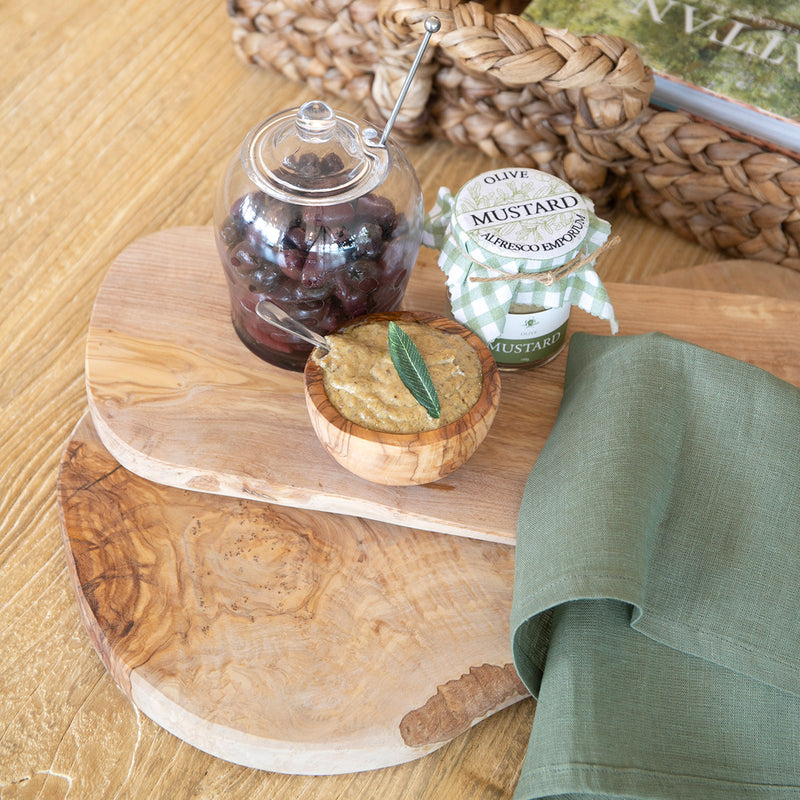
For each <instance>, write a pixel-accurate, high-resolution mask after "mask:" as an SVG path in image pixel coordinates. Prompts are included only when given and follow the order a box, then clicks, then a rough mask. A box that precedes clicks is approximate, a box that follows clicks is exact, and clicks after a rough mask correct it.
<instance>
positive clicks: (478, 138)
mask: <svg viewBox="0 0 800 800" xmlns="http://www.w3.org/2000/svg"><path fill="white" fill-rule="evenodd" d="M228 1H229V4H228V11H229V14H230V16H231V18H232V19H233V25H234V30H233V41H234V46H235V48H236V52H237V53H238V55H239V56H240V57H241V58H242V59H243V60H245V61H247V62H249V63H253V64H256V65H258V66H260V67H265V68H270V69H273V70H276V71H278V72H280V73H282V74H283V75H285V76H286V77H288V78H290V79H292V80H295V81H299V82H303V83H305V84H306V85H309V86H311V87H312V88H313V89H314V90H315V91H317V92H319V93H321V94H322V95H323V96H324V95H333V96H337V97H342V98H346V99H348V100H351V101H354V102H356V103H358V104H360V105H361V106H362V108H364V109H365V112H364V113H365V115H366V116H368V117H369V118H370V119H371V120H372V121H373V122H374V123H375V124H379V123H380V122H382V121H384V120H386V119H387V118H388V116H389V114H390V113H391V110H392V107H393V105H394V101H395V98H396V97H397V95H398V93H399V91H400V86H401V85H402V82H403V79H404V78H405V76H406V74H407V72H408V69H409V67H410V65H411V62H412V61H413V59H414V56H415V55H416V52H417V48H418V46H419V42H420V40H421V39H422V36H423V35H424V28H423V25H424V21H425V18H426V17H427V16H428V15H430V14H435V15H436V16H437V17H439V19H440V20H441V22H442V27H441V30H440V31H439V33H437V34H435V35H434V37H433V38H432V40H431V46H430V47H429V48H428V50H427V52H426V57H425V60H424V61H423V64H422V65H421V67H420V70H419V72H418V73H417V77H416V79H415V81H414V83H413V85H412V90H411V92H410V93H409V95H408V97H407V98H406V101H405V103H404V106H403V108H402V110H401V114H400V116H399V118H398V120H397V122H396V124H395V127H394V129H393V132H394V134H395V135H399V136H402V137H403V138H405V139H406V140H412V141H413V140H420V139H423V138H425V137H429V136H435V137H439V138H444V139H447V140H450V141H452V142H455V143H457V144H459V145H461V146H470V147H476V148H479V149H480V150H482V151H483V152H485V153H487V154H488V155H490V156H493V157H500V158H502V159H505V160H508V161H509V163H513V164H517V165H520V166H529V167H535V168H537V169H541V170H545V171H547V172H551V173H553V174H556V175H558V176H559V177H562V178H563V179H565V180H566V181H567V182H569V183H570V184H572V185H573V186H574V187H575V188H577V189H578V190H579V191H582V192H583V193H585V194H587V195H589V196H591V197H592V198H593V199H594V201H595V203H597V205H598V207H599V208H601V209H605V208H609V207H611V206H612V205H621V206H623V207H624V208H626V209H627V210H629V211H632V212H634V213H638V214H643V215H645V216H647V217H649V218H650V219H652V220H655V221H656V222H658V223H660V224H662V225H666V226H668V227H670V228H671V229H673V230H674V231H676V232H677V233H679V234H680V235H682V236H684V237H686V238H688V239H691V240H693V241H696V242H699V243H700V244H702V245H703V246H705V247H707V248H708V249H710V250H715V251H719V252H721V253H724V254H726V255H728V256H732V257H739V258H752V259H761V260H764V261H771V262H774V263H780V264H783V265H784V266H788V267H792V268H794V269H798V270H800V155H798V156H789V155H787V154H783V153H780V152H777V151H772V150H769V149H766V147H765V146H763V145H761V144H758V143H752V142H748V141H743V140H739V139H736V138H734V137H732V136H731V135H729V134H728V133H726V132H724V131H723V130H721V129H719V128H717V127H715V126H714V125H711V124H708V123H703V122H698V121H696V120H693V119H692V118H691V117H690V116H689V115H688V114H685V113H682V112H679V113H676V112H667V111H661V110H659V109H657V108H655V107H653V106H651V105H650V95H651V93H652V90H653V77H652V70H651V69H650V68H649V67H648V66H647V65H646V64H644V63H643V62H642V59H641V57H640V55H639V53H638V51H637V50H636V49H635V48H634V47H633V46H632V45H631V44H630V43H629V42H626V41H625V40H623V39H620V38H617V37H613V36H604V35H599V34H598V35H589V36H577V35H575V34H572V33H569V32H567V31H564V30H556V29H552V28H546V27H541V26H539V25H536V24H534V23H533V22H530V21H529V20H526V19H524V18H522V17H520V16H519V13H520V12H521V11H522V9H523V8H524V6H525V3H524V2H517V3H514V2H511V0H497V2H489V3H482V4H481V3H475V2H466V3H459V2H458V0H427V2H425V0H228Z"/></svg>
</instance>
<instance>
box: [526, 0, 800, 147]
mask: <svg viewBox="0 0 800 800" xmlns="http://www.w3.org/2000/svg"><path fill="white" fill-rule="evenodd" d="M523 16H525V17H527V18H528V19H531V20H533V21H534V22H536V23H538V24H539V25H543V26H547V27H551V28H566V29H568V30H570V31H571V32H572V33H575V34H577V35H581V36H586V35H588V34H596V33H603V34H610V35H614V36H621V37H623V38H625V39H627V40H628V41H630V42H632V43H633V44H634V45H636V47H637V49H638V50H639V52H640V53H641V54H642V58H643V59H644V61H645V62H646V63H647V64H649V65H650V66H651V67H652V68H653V70H654V72H655V74H656V90H655V92H654V93H653V97H652V101H653V103H654V104H656V105H663V106H665V107H667V108H682V109H685V110H686V111H689V112H692V113H696V114H698V115H700V116H703V117H705V118H706V119H710V120H711V121H714V122H717V123H719V124H722V125H726V126H728V127H730V128H733V129H734V130H736V131H739V132H742V133H745V134H752V135H753V136H756V137H761V138H765V139H767V140H769V141H773V142H775V143H777V144H780V145H783V146H785V147H787V148H789V149H792V150H800V2H798V0H752V1H751V2H747V3H742V2H736V1H735V0H714V1H713V2H711V1H710V0H691V2H678V0H532V2H531V3H530V4H529V5H528V6H527V8H526V9H525V11H524V12H523ZM709 93H713V94H709ZM724 104H727V108H726V107H725V105H724ZM759 114H760V116H761V117H762V119H761V120H759V119H757V118H756V117H755V116H754V115H759ZM720 115H721V116H720ZM770 115H772V116H773V117H774V118H773V119H766V120H765V119H763V117H769V116H770ZM761 126H765V127H766V129H768V130H769V132H770V133H771V134H772V135H769V136H768V135H766V133H765V132H764V130H762V128H761Z"/></svg>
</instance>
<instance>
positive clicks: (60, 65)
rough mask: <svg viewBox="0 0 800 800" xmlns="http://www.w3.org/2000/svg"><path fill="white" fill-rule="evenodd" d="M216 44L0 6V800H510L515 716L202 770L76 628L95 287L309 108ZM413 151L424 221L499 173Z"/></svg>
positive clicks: (191, 35)
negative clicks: (74, 557) (261, 126)
mask: <svg viewBox="0 0 800 800" xmlns="http://www.w3.org/2000/svg"><path fill="white" fill-rule="evenodd" d="M230 34H231V28H230V22H229V20H228V18H227V14H226V3H225V2H224V0H185V1H184V2H176V3H165V2H163V0H139V1H138V2H135V3H132V2H122V3H108V2H104V1H101V0H74V1H73V2H69V3H64V2H56V0H39V2H36V3H31V2H29V0H5V2H4V3H3V5H2V13H0V49H1V51H2V53H3V66H2V69H0V122H1V123H2V124H0V146H2V153H3V169H2V171H0V189H1V190H0V212H1V213H0V301H2V309H3V313H2V315H0V341H2V348H1V349H0V408H2V411H3V421H4V425H3V427H2V431H0V482H2V492H0V666H1V667H2V674H3V676H4V677H3V679H2V680H0V797H2V798H3V800H22V798H24V800H29V799H30V798H43V799H45V800H60V799H61V798H67V797H69V798H90V799H91V800H95V798H100V799H101V800H105V798H109V800H110V799H111V798H133V799H134V800H138V798H148V799H149V800H150V799H152V800H160V799H161V798H168V800H184V799H188V798H193V799H195V800H205V799H206V798H209V799H210V798H214V799H215V800H216V799H217V798H221V797H224V798H226V800H374V798H381V799H382V800H400V799H401V798H402V800H430V799H432V798H436V799H437V800H472V798H477V799H479V800H508V798H510V797H511V796H512V793H513V789H514V785H515V783H516V780H517V776H518V774H519V768H520V766H521V763H522V757H523V754H524V751H525V747H526V745H527V740H528V734H529V732H530V723H531V718H532V715H533V706H532V703H531V702H530V701H528V700H525V701H522V702H520V703H516V704H515V705H513V706H511V707H510V708H507V709H505V710H503V711H501V712H499V713H497V714H494V715H492V716H491V717H490V718H489V719H487V720H486V721H484V722H482V723H481V724H480V725H477V726H475V727H473V728H471V729H470V730H469V731H467V732H466V733H464V734H462V735H461V736H458V737H457V738H456V739H454V740H453V741H452V742H450V743H449V744H447V745H445V747H443V748H441V749H440V750H437V751H436V752H435V753H432V754H431V755H429V756H426V757H425V758H422V759H419V760H416V761H413V762H410V763H407V764H403V765H399V766H397V767H391V768H386V769H382V770H376V771H374V772H366V773H359V774H353V775H337V776H331V777H319V778H315V777H305V776H287V775H280V774H275V773H269V772H264V771H261V770H256V769H252V768H246V767H241V766H237V765H234V764H231V763H229V762H226V761H223V760H221V759H217V758H214V757H213V756H210V755H208V754H206V753H203V752H202V751H200V750H198V749H196V748H194V747H191V746H190V745H187V744H186V743H184V742H183V741H182V740H180V739H179V738H177V737H174V736H172V735H171V734H169V733H168V732H166V731H165V730H164V729H163V728H162V727H161V726H159V725H156V724H154V723H152V722H151V721H150V720H149V719H148V718H147V717H146V716H145V715H144V714H141V713H140V712H139V711H138V710H137V708H136V707H135V706H134V705H133V704H132V703H131V702H130V701H129V700H128V698H127V697H126V696H125V694H124V693H123V692H122V691H120V690H119V689H118V688H117V686H116V684H115V683H114V681H113V680H112V678H111V677H110V675H109V673H108V672H107V670H106V668H105V666H104V664H103V662H102V661H101V660H100V659H99V658H98V656H97V654H96V653H95V651H94V649H93V647H92V645H91V643H90V641H89V638H88V636H87V635H86V632H85V630H84V628H83V625H82V624H81V620H80V616H79V611H78V606H77V604H76V602H75V598H74V595H73V591H72V586H71V581H70V574H69V569H68V566H67V561H66V559H65V557H64V547H63V544H62V539H61V534H60V529H59V519H58V506H57V495H56V483H57V475H58V469H59V463H60V460H61V456H62V454H63V451H64V446H65V443H66V442H67V441H68V440H69V438H70V435H71V432H72V430H73V429H74V427H75V425H76V424H77V423H78V421H79V420H80V419H81V417H82V416H83V414H84V413H85V412H86V408H87V401H86V393H85V385H84V359H85V349H86V336H87V332H88V327H89V319H90V315H91V310H92V305H93V303H94V301H95V297H96V295H97V292H98V290H99V288H100V285H101V284H102V282H103V279H104V278H105V275H106V273H107V272H108V270H109V267H110V265H111V263H112V262H113V260H114V258H115V257H116V256H117V255H118V254H119V253H120V251H121V250H123V249H124V248H125V247H126V246H127V245H128V244H129V243H131V242H134V241H136V240H137V239H139V238H141V237H142V236H144V235H146V234H149V233H154V232H156V231H160V230H165V229H168V228H174V227H179V226H194V225H199V226H205V225H209V224H211V218H212V205H213V196H214V190H215V186H216V183H217V180H218V178H219V176H220V175H221V173H222V170H223V169H224V168H225V166H226V165H227V163H228V160H229V159H230V157H231V155H232V153H233V152H234V150H235V149H236V148H237V147H238V146H239V144H240V142H241V140H242V138H243V137H244V134H245V133H246V131H247V130H249V128H251V127H252V126H253V125H255V124H256V123H258V122H259V121H260V120H261V119H263V118H264V117H266V116H268V115H269V114H272V113H274V112H275V111H278V110H281V109H283V108H288V107H291V106H296V105H298V104H299V103H301V102H303V101H305V100H311V99H314V94H313V93H311V92H310V91H309V90H308V89H307V88H306V87H304V86H302V85H300V84H297V83H292V82H290V81H286V80H284V79H282V78H279V77H276V76H275V75H271V74H269V73H266V72H264V71H262V70H257V69H254V68H252V67H249V66H245V65H243V64H241V63H240V62H238V61H237V59H236V57H235V55H234V53H233V47H232V45H231V41H230ZM342 107H343V109H344V110H346V111H349V112H351V113H354V114H359V113H361V109H358V108H355V107H353V106H342ZM407 152H408V155H409V158H410V159H411V161H412V163H413V164H414V166H415V168H416V170H417V172H418V174H419V176H420V181H421V183H422V188H423V193H424V198H425V206H426V208H430V207H431V205H432V204H433V201H434V199H435V196H436V192H437V190H438V188H439V186H441V185H449V186H451V187H453V186H456V185H460V183H462V182H463V180H464V179H465V178H466V177H469V176H471V175H475V174H478V173H479V172H482V171H485V170H488V169H492V168H495V167H497V166H501V164H500V163H498V162H497V161H495V160H493V159H490V158H488V157H486V156H484V155H482V154H480V153H477V152H471V151H469V150H466V149H464V148H457V147H451V146H450V145H447V144H446V143H442V142H430V143H427V144H424V145H420V146H416V147H412V148H408V150H407ZM611 221H612V224H613V226H614V230H615V232H616V233H619V234H620V235H621V237H622V243H621V244H620V245H619V247H617V248H616V249H615V250H614V251H613V258H610V259H609V260H608V261H607V262H606V263H605V265H604V268H603V278H604V279H607V280H610V281H617V282H628V281H635V280H644V279H648V278H651V277H653V276H657V275H661V274H664V273H669V272H671V271H673V270H679V269H682V268H684V267H689V266H693V265H699V264H707V263H710V262H714V261H718V260H719V259H720V254H719V253H713V252H710V251H706V250H704V249H702V248H700V247H699V246H697V245H695V244H693V243H691V242H688V241H684V240H682V239H680V238H678V237H677V236H676V235H675V234H674V233H672V232H670V231H668V230H666V229H664V228H660V227H657V226H655V225H653V224H651V223H649V222H647V221H645V220H642V219H639V218H636V217H631V216H626V215H622V214H618V215H615V216H613V217H612V218H611ZM714 280H724V276H722V277H719V276H717V277H715V278H714ZM714 288H724V286H715V287H714ZM795 358H796V354H795ZM387 680H388V678H387Z"/></svg>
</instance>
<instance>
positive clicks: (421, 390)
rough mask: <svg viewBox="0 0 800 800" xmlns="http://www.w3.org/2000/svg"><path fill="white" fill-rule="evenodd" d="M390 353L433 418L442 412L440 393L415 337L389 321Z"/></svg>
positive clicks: (414, 393)
mask: <svg viewBox="0 0 800 800" xmlns="http://www.w3.org/2000/svg"><path fill="white" fill-rule="evenodd" d="M389 355H390V356H391V359H392V364H394V368H395V369H396V370H397V374H398V375H399V376H400V380H401V381H402V382H403V385H404V386H405V387H406V389H408V391H409V392H411V394H412V395H413V396H414V399H415V400H416V401H417V402H418V403H419V404H420V405H421V406H422V407H423V408H424V409H425V410H426V411H427V412H428V415H429V416H430V417H432V418H433V419H439V416H440V414H441V413H442V409H441V406H440V405H439V395H438V394H437V393H436V387H435V386H434V385H433V381H432V380H431V374H430V372H428V368H427V367H426V366H425V361H424V360H423V358H422V356H421V355H420V352H419V350H418V349H417V346H416V345H415V344H414V341H413V339H412V338H411V337H410V336H409V335H408V334H407V333H406V332H405V331H404V330H403V329H402V328H401V327H400V326H399V325H398V324H397V323H395V322H390V323H389Z"/></svg>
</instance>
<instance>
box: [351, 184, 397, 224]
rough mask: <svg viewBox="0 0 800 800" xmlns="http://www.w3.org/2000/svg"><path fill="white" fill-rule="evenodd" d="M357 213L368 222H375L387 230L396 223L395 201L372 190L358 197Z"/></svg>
mask: <svg viewBox="0 0 800 800" xmlns="http://www.w3.org/2000/svg"><path fill="white" fill-rule="evenodd" d="M356 213H357V214H358V216H359V217H360V218H361V219H364V220H366V221H367V222H375V223H376V224H378V225H380V226H381V228H383V229H384V230H386V229H387V228H389V227H391V225H392V224H393V223H394V218H395V209H394V203H392V201H391V200H389V198H388V197H383V196H382V195H379V194H374V193H373V192H370V193H369V194H365V195H364V196H363V197H359V198H358V204H357V206H356Z"/></svg>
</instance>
